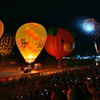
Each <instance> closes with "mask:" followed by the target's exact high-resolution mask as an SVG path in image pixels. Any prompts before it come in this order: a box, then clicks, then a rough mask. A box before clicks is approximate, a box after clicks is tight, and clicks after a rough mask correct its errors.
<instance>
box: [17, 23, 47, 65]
mask: <svg viewBox="0 0 100 100" xmlns="http://www.w3.org/2000/svg"><path fill="white" fill-rule="evenodd" d="M15 38H16V44H17V47H18V49H19V51H20V52H21V54H22V56H23V58H24V59H25V61H26V62H28V63H31V62H34V60H35V59H36V58H37V56H38V55H39V53H40V52H41V50H42V49H43V47H44V45H45V42H46V39H47V32H46V29H45V28H44V27H43V26H42V25H41V24H38V23H33V22H31V23H26V24H24V25H22V26H21V27H19V29H18V30H17V32H16V36H15Z"/></svg>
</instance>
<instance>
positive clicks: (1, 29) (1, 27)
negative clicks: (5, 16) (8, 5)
mask: <svg viewBox="0 0 100 100" xmlns="http://www.w3.org/2000/svg"><path fill="white" fill-rule="evenodd" d="M3 32H4V24H3V22H2V21H1V20H0V38H1V37H2V35H3Z"/></svg>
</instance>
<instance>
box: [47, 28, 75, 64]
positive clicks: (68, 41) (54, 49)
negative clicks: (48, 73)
mask: <svg viewBox="0 0 100 100" xmlns="http://www.w3.org/2000/svg"><path fill="white" fill-rule="evenodd" d="M47 33H48V35H47V41H46V44H45V50H46V51H47V52H48V53H49V54H50V55H52V56H54V57H56V59H57V61H58V62H60V61H61V59H62V57H64V56H67V55H69V54H70V53H71V52H72V51H73V50H74V47H75V41H74V38H73V36H72V34H71V33H70V32H69V31H68V30H66V29H63V28H49V29H48V32H47Z"/></svg>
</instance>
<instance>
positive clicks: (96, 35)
mask: <svg viewBox="0 0 100 100" xmlns="http://www.w3.org/2000/svg"><path fill="white" fill-rule="evenodd" d="M73 25H74V27H75V28H77V30H78V31H79V32H80V33H81V34H83V35H85V36H86V37H85V39H86V38H89V39H90V40H94V39H100V23H99V22H97V21H96V20H95V19H94V18H87V17H84V16H82V17H79V18H77V19H76V22H75V21H74V22H73Z"/></svg>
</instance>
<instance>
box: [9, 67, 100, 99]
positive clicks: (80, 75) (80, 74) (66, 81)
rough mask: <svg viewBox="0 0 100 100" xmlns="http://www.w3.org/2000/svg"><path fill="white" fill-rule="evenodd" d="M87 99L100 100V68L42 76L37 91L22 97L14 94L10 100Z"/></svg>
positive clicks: (24, 93) (72, 70)
mask: <svg viewBox="0 0 100 100" xmlns="http://www.w3.org/2000/svg"><path fill="white" fill-rule="evenodd" d="M27 92H28V93H27ZM86 98H92V100H99V99H100V67H99V66H86V67H80V68H77V69H70V70H67V71H64V72H59V73H56V74H51V75H47V76H45V78H43V79H41V76H40V80H39V86H38V88H37V90H36V91H25V92H24V91H23V94H21V95H20V96H18V95H17V94H14V95H13V96H12V97H11V98H10V99H9V100H85V99H86ZM88 100H90V99H88Z"/></svg>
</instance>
